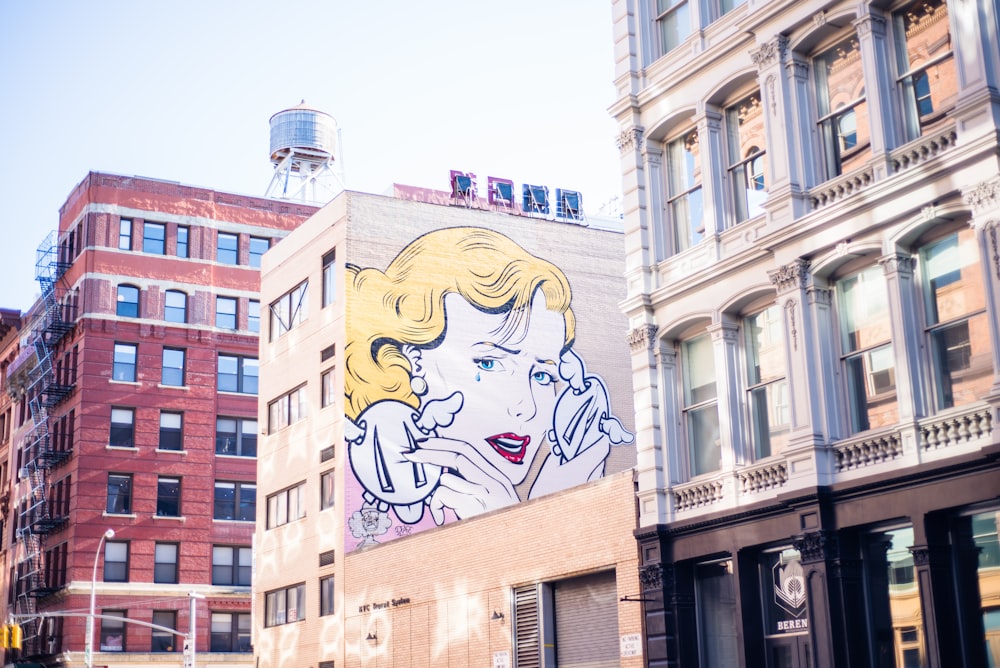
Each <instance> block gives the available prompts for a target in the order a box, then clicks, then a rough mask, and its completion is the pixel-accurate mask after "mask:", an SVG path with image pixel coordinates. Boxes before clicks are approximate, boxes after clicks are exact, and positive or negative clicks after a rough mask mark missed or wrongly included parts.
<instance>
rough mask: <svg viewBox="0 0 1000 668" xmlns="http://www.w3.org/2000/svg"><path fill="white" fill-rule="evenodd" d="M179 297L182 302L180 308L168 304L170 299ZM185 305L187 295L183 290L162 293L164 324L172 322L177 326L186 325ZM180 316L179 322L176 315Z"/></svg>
mask: <svg viewBox="0 0 1000 668" xmlns="http://www.w3.org/2000/svg"><path fill="white" fill-rule="evenodd" d="M177 295H179V296H180V298H181V300H182V305H181V306H176V305H172V304H171V303H170V301H171V299H176V296H177ZM187 303H188V295H187V293H186V292H184V291H183V290H166V291H164V293H163V320H164V321H165V322H174V323H178V324H182V325H183V324H187ZM178 313H179V314H180V320H178V319H177V317H176V314H178ZM172 315H173V317H171V316H172Z"/></svg>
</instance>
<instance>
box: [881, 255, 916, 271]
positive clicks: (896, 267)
mask: <svg viewBox="0 0 1000 668" xmlns="http://www.w3.org/2000/svg"><path fill="white" fill-rule="evenodd" d="M878 263H879V264H880V265H882V269H883V271H885V274H886V276H889V275H891V274H897V273H898V274H907V275H911V274H913V268H914V267H915V266H916V264H917V262H916V260H914V259H913V256H912V255H904V254H902V253H894V254H892V255H886V256H885V257H880V258H879V260H878Z"/></svg>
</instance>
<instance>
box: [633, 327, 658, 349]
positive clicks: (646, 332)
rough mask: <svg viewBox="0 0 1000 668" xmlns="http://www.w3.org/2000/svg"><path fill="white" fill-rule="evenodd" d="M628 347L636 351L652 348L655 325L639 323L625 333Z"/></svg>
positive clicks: (654, 337) (654, 341)
mask: <svg viewBox="0 0 1000 668" xmlns="http://www.w3.org/2000/svg"><path fill="white" fill-rule="evenodd" d="M626 340H627V341H628V347H629V348H631V350H632V352H634V353H636V352H639V351H640V350H652V349H653V346H654V345H655V343H656V325H640V326H639V327H636V328H634V329H632V330H631V331H630V332H629V333H628V334H627V335H626Z"/></svg>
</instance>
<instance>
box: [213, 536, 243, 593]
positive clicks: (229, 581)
mask: <svg viewBox="0 0 1000 668" xmlns="http://www.w3.org/2000/svg"><path fill="white" fill-rule="evenodd" d="M250 557H251V552H250V548H249V547H231V546H228V545H215V546H213V547H212V584H214V585H235V586H238V587H249V586H250V577H251V572H250V570H251V559H250Z"/></svg>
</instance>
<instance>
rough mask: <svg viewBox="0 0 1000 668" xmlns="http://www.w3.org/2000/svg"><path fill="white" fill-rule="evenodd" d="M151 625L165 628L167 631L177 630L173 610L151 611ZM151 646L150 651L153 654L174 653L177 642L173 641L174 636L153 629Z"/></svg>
mask: <svg viewBox="0 0 1000 668" xmlns="http://www.w3.org/2000/svg"><path fill="white" fill-rule="evenodd" d="M153 623H154V624H156V625H157V626H165V627H167V628H168V629H176V628H177V612H175V611H174V610H154V611H153ZM152 635H153V644H152V645H151V646H150V648H149V649H150V651H153V652H176V651H177V646H178V645H177V641H176V640H175V639H174V638H175V637H176V636H174V634H172V633H167V632H166V631H160V630H158V629H153V634H152Z"/></svg>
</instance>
